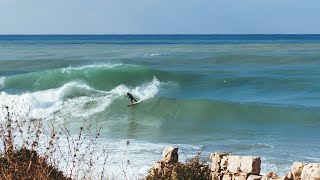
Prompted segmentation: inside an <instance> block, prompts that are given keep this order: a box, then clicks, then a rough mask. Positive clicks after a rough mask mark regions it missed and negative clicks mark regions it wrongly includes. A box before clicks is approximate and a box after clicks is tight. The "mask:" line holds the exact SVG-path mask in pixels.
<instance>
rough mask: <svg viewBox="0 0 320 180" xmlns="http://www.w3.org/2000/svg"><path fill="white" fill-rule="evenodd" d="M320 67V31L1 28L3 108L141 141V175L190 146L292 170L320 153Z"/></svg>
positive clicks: (135, 145)
mask: <svg viewBox="0 0 320 180" xmlns="http://www.w3.org/2000/svg"><path fill="white" fill-rule="evenodd" d="M319 67H320V35H10V36H4V35H2V36H0V91H1V94H0V104H1V106H2V108H3V106H4V105H9V106H10V105H11V106H15V105H12V102H14V103H15V104H19V106H18V107H19V108H20V109H19V110H20V111H22V112H26V111H31V116H32V117H33V118H35V119H42V120H43V121H44V122H45V121H48V120H52V119H55V120H57V121H59V122H63V121H68V122H70V123H71V124H72V126H71V127H73V128H74V129H77V128H78V127H79V126H80V125H81V121H82V120H83V119H90V120H92V121H93V122H95V123H97V124H99V125H103V126H104V129H103V133H102V134H103V135H102V136H103V137H104V138H105V139H106V142H107V141H108V142H113V143H114V144H116V145H118V146H121V145H122V144H121V143H123V142H126V141H127V140H130V141H132V143H131V145H130V148H132V149H131V151H130V149H129V151H128V153H129V154H128V158H132V159H133V157H140V158H138V159H140V160H136V162H135V161H132V163H131V164H132V166H133V167H132V168H133V169H134V170H133V171H135V172H145V171H146V169H147V168H149V167H150V165H151V164H152V163H154V162H156V161H157V160H159V159H161V151H162V150H163V149H164V147H166V146H168V145H179V147H180V151H182V152H184V154H187V155H188V156H191V155H192V154H193V153H195V151H197V150H199V149H201V148H203V147H205V148H204V151H203V156H204V157H207V156H209V153H210V152H215V151H227V152H232V153H236V154H244V155H258V156H261V157H262V158H263V160H262V172H264V173H265V172H267V171H277V172H280V174H281V173H282V174H284V173H286V172H288V171H289V167H290V166H291V165H292V162H293V161H305V162H315V161H316V162H319V161H320V151H319V148H320V143H319V138H320V131H319V129H320V111H319V108H320V105H319V104H320V78H319V77H320V71H319ZM127 92H131V93H132V94H133V95H134V96H135V97H137V99H142V100H143V101H142V103H141V104H139V105H137V106H136V107H134V108H127V104H129V100H128V99H126V98H125V95H126V93H127ZM15 107H16V106H15ZM29 108H30V110H29ZM116 145H115V146H116ZM146 148H148V151H145V149H146ZM146 157H147V158H146ZM120 159H121V158H120ZM117 163H121V162H120V160H119V161H117V159H115V163H114V164H117ZM115 166H116V165H115Z"/></svg>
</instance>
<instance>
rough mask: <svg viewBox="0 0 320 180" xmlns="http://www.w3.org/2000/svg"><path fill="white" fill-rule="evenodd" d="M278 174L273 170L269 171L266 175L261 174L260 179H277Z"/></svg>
mask: <svg viewBox="0 0 320 180" xmlns="http://www.w3.org/2000/svg"><path fill="white" fill-rule="evenodd" d="M277 179H278V175H277V174H276V173H274V172H269V173H267V174H266V175H264V176H262V179H261V180H277Z"/></svg>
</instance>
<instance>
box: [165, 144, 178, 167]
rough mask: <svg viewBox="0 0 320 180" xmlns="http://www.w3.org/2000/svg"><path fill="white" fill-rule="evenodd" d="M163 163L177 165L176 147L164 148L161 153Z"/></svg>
mask: <svg viewBox="0 0 320 180" xmlns="http://www.w3.org/2000/svg"><path fill="white" fill-rule="evenodd" d="M162 158H163V161H164V162H166V163H177V162H178V148H177V147H166V148H165V149H164V151H163V153H162Z"/></svg>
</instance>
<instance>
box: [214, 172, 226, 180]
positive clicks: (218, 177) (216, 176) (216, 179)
mask: <svg viewBox="0 0 320 180" xmlns="http://www.w3.org/2000/svg"><path fill="white" fill-rule="evenodd" d="M222 176H223V174H221V173H219V172H212V173H211V177H212V180H221V179H222Z"/></svg>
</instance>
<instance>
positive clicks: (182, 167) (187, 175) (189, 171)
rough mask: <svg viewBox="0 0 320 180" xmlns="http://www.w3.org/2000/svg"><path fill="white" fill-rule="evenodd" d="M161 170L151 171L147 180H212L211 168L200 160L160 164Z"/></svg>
mask: <svg viewBox="0 0 320 180" xmlns="http://www.w3.org/2000/svg"><path fill="white" fill-rule="evenodd" d="M159 163H160V168H158V169H154V168H152V169H151V170H150V171H149V174H148V176H147V177H146V179H147V180H152V179H158V180H160V179H161V180H167V179H172V180H194V179H197V180H210V179H211V176H210V172H211V170H210V167H209V165H207V164H206V163H205V162H200V161H199V159H197V158H196V159H194V160H191V161H188V162H186V163H179V162H178V163H174V164H169V163H164V162H159Z"/></svg>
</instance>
